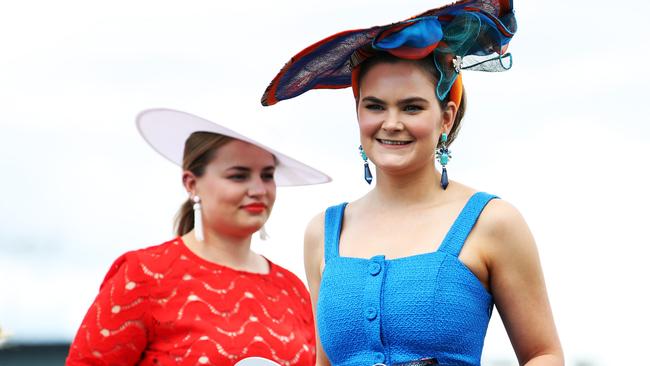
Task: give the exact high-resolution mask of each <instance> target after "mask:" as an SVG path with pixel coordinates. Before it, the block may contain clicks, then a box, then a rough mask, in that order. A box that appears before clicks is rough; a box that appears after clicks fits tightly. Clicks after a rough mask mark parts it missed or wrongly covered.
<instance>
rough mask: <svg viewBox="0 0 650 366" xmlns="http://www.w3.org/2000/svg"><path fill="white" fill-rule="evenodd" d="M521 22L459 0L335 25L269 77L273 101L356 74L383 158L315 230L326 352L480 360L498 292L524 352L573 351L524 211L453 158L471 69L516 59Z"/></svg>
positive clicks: (522, 359)
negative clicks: (470, 181)
mask: <svg viewBox="0 0 650 366" xmlns="http://www.w3.org/2000/svg"><path fill="white" fill-rule="evenodd" d="M515 28H516V23H515V19H514V15H513V12H512V2H511V1H498V0H494V1H472V0H470V1H461V2H458V3H454V4H452V5H449V6H446V7H442V8H438V9H433V10H430V11H427V12H425V13H423V14H420V15H418V16H416V17H413V18H411V19H409V20H406V21H404V22H399V23H394V24H391V25H387V26H382V27H372V28H368V29H361V30H354V31H348V32H341V33H338V34H336V35H334V36H331V37H328V38H326V39H325V40H323V41H320V42H318V43H316V44H314V45H312V46H310V47H308V48H307V49H305V50H304V51H302V52H301V53H299V54H298V55H296V56H295V57H294V58H293V59H292V60H291V61H290V62H289V63H288V64H287V65H285V67H284V68H283V69H282V71H281V72H280V74H278V76H277V77H276V78H275V79H274V80H273V82H272V83H271V85H270V86H269V88H268V89H267V91H266V93H265V95H264V97H263V99H262V102H263V104H265V105H270V104H274V103H276V102H277V101H279V100H282V99H288V98H292V97H294V96H297V95H299V94H302V93H303V92H305V91H307V90H309V89H315V88H340V87H346V86H352V88H353V91H354V96H355V100H356V107H357V117H358V123H359V134H360V140H361V146H360V152H361V156H362V158H363V159H364V160H366V161H367V160H370V161H372V163H374V165H375V167H376V173H375V176H374V177H373V176H372V174H371V172H370V170H369V169H368V167H367V164H366V166H365V178H366V180H367V181H368V182H369V183H370V181H372V180H374V181H375V182H376V184H375V186H374V188H373V189H372V190H371V191H370V192H368V193H367V194H366V195H365V196H363V197H361V198H359V199H357V200H356V201H353V202H350V203H343V204H340V205H337V206H332V207H330V208H328V209H327V210H326V211H325V212H324V213H322V214H320V215H317V216H316V217H315V218H314V219H313V220H312V221H311V223H310V224H309V226H308V228H307V230H306V234H305V267H306V271H307V277H308V282H309V287H310V289H311V295H312V302H313V305H314V311H315V314H316V318H317V325H318V327H317V331H318V333H319V343H318V355H317V357H318V361H317V362H318V365H328V364H331V365H346V366H348V365H349V366H353V365H354V366H356V365H359V366H371V365H374V364H385V365H396V364H408V363H411V362H416V363H417V364H442V365H480V362H481V352H482V348H483V341H484V338H485V332H486V329H487V326H488V322H489V319H490V316H491V313H492V309H493V307H494V306H495V305H496V307H497V309H498V310H499V314H500V315H501V318H502V320H503V323H504V325H505V328H506V330H507V332H508V335H509V337H510V340H511V343H512V345H513V347H514V350H515V353H516V355H517V358H518V359H519V363H520V364H522V365H530V366H533V365H563V364H564V361H563V353H562V348H561V345H560V341H559V338H558V335H557V331H556V329H555V325H554V321H553V316H552V313H551V308H550V305H549V300H548V296H547V293H546V288H545V284H544V278H543V274H542V269H541V265H540V261H539V256H538V253H537V249H536V245H535V242H534V239H533V236H532V234H531V233H530V231H529V229H528V226H527V225H526V222H525V221H524V219H523V217H522V216H521V214H520V213H519V212H518V211H517V209H516V208H514V207H513V206H512V205H511V204H509V203H508V202H506V201H504V200H501V199H498V198H497V197H495V196H494V195H491V194H488V193H484V192H479V191H477V190H476V189H474V188H472V187H469V186H466V185H464V184H462V183H460V182H457V181H454V180H449V178H448V176H447V170H446V165H447V163H448V161H449V159H450V157H451V156H450V152H449V149H448V146H449V145H450V144H451V143H452V142H453V140H454V138H455V137H456V135H457V133H458V129H459V127H460V122H461V120H462V118H463V114H464V111H465V103H466V97H465V93H464V88H463V85H462V77H461V70H467V69H474V70H482V71H503V70H506V69H508V68H509V67H510V57H511V56H510V54H508V53H506V48H507V46H508V44H509V41H510V39H511V38H512V36H513V34H514V31H515ZM437 166H439V167H440V168H438V167H437Z"/></svg>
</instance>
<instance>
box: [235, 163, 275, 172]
mask: <svg viewBox="0 0 650 366" xmlns="http://www.w3.org/2000/svg"><path fill="white" fill-rule="evenodd" d="M228 170H236V171H239V172H243V173H247V172H250V171H251V170H252V169H251V168H248V167H245V166H231V167H230V168H228ZM262 170H275V166H273V165H269V166H265V167H264V168H262Z"/></svg>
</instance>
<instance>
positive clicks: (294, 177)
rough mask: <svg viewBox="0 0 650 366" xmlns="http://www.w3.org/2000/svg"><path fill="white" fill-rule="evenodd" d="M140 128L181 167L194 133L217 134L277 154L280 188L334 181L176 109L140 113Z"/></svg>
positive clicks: (156, 147) (259, 144) (224, 128)
mask: <svg viewBox="0 0 650 366" xmlns="http://www.w3.org/2000/svg"><path fill="white" fill-rule="evenodd" d="M136 125H137V127H138V131H140V134H141V135H142V137H143V138H144V139H145V141H147V143H149V145H151V147H152V148H153V149H154V150H156V151H157V152H158V153H160V154H161V155H162V156H164V157H165V158H167V159H169V160H170V161H171V162H173V163H174V164H176V165H178V166H182V165H183V150H184V148H185V141H186V140H187V138H188V137H189V136H190V135H191V134H192V133H194V132H198V131H203V132H213V133H218V134H221V135H225V136H229V137H232V138H235V139H238V140H241V141H245V142H248V143H249V144H252V145H255V146H257V147H259V148H261V149H264V150H266V151H268V152H270V153H271V154H273V155H274V156H275V158H276V161H277V163H278V164H277V166H276V168H275V182H276V184H277V185H278V186H299V185H309V184H320V183H327V182H329V181H331V180H332V179H331V178H330V177H329V176H327V174H325V173H322V172H320V171H318V170H316V169H314V168H312V167H310V166H309V165H307V164H304V163H301V162H299V161H297V160H296V159H293V158H291V157H289V156H287V155H285V154H283V153H281V152H278V151H277V150H274V149H271V148H269V147H267V146H265V145H263V144H261V143H259V142H257V141H255V140H252V139H250V138H248V137H246V136H244V135H242V134H240V133H237V132H235V131H233V130H231V129H229V128H226V127H224V126H221V125H218V124H216V123H214V122H211V121H208V120H207V119H204V118H201V117H198V116H195V115H193V114H190V113H186V112H181V111H177V110H173V109H165V108H156V109H147V110H144V111H142V112H140V113H139V114H138V116H137V117H136Z"/></svg>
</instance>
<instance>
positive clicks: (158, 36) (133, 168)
mask: <svg viewBox="0 0 650 366" xmlns="http://www.w3.org/2000/svg"><path fill="white" fill-rule="evenodd" d="M442 4H443V3H442V2H440V1H437V0H436V1H433V2H432V1H423V0H416V1H387V0H358V1H349V0H329V1H311V0H310V1H288V0H280V1H259V2H253V1H236V2H226V1H214V0H212V1H183V2H180V1H160V0H158V1H121V0H120V1H111V2H97V1H67V0H62V1H14V2H8V1H7V2H4V3H3V4H2V5H0V126H1V130H0V156H2V158H0V172H1V174H2V179H1V180H0V188H1V192H2V199H0V208H1V210H0V326H1V327H2V328H3V329H6V330H8V331H9V332H11V333H12V334H13V340H14V341H62V340H63V341H69V340H71V338H72V337H73V335H74V333H75V332H76V329H77V327H78V326H79V323H80V321H81V319H82V317H83V315H84V313H85V311H86V309H87V307H88V306H89V305H90V303H91V301H92V299H93V298H94V296H95V295H96V293H97V289H98V286H99V284H100V282H101V279H102V278H103V276H104V274H105V272H106V271H107V269H108V267H109V265H110V263H111V262H112V261H113V260H114V259H115V258H116V257H117V256H118V255H120V254H121V253H122V252H124V251H126V250H130V249H135V248H140V247H144V246H149V245H153V244H158V243H161V242H163V241H166V240H168V239H170V238H171V237H172V235H173V233H172V218H173V215H174V214H175V212H176V209H177V208H178V207H179V206H180V204H181V203H182V201H183V200H184V199H185V198H186V195H185V192H184V190H183V189H182V186H181V183H180V170H179V168H178V167H176V166H174V165H173V164H171V163H169V162H168V161H166V160H165V159H163V158H162V157H160V156H159V155H157V153H156V152H154V151H153V150H152V149H151V148H150V147H149V146H148V145H147V144H146V143H144V142H143V140H142V139H141V138H140V136H139V135H138V133H137V131H136V129H135V125H134V117H135V115H136V114H137V113H138V112H139V111H140V110H142V109H145V108H152V107H168V108H176V109H180V110H184V111H188V112H191V113H194V114H197V115H199V116H203V117H205V118H208V119H212V120H214V121H217V122H220V123H222V124H225V125H227V126H229V127H231V128H233V129H235V130H238V131H240V132H244V133H249V134H250V135H251V136H253V137H255V138H257V139H259V140H261V141H263V142H265V143H266V144H267V145H270V146H271V147H276V148H278V149H280V150H281V151H283V152H286V153H288V154H290V155H292V156H294V157H296V158H298V159H299V160H302V161H305V162H307V163H310V164H313V165H314V166H316V167H318V168H320V169H322V170H324V171H325V172H327V173H328V174H329V175H330V176H332V177H333V178H334V182H333V183H331V184H328V185H324V186H313V187H301V188H281V189H279V192H278V200H277V203H276V206H275V209H274V212H273V216H272V218H271V220H270V222H269V223H268V225H267V227H268V231H269V233H270V235H271V240H269V241H267V242H259V241H257V239H256V242H255V245H254V246H255V248H256V250H258V251H259V252H261V253H263V254H265V255H266V256H268V257H269V258H270V259H271V260H273V261H275V262H276V263H279V264H281V265H283V266H285V267H287V268H289V269H291V270H292V271H294V272H295V273H297V274H298V275H299V276H300V277H302V278H304V270H303V267H302V235H303V230H304V227H305V224H306V223H307V222H308V220H309V219H310V218H311V217H312V216H313V215H315V214H317V213H318V212H319V211H322V210H323V209H325V208H326V207H327V206H329V205H332V204H336V203H339V202H341V201H349V200H353V199H355V198H356V197H359V196H361V195H362V194H364V192H366V191H367V190H368V189H369V188H368V186H367V184H366V183H365V181H364V180H363V165H362V162H361V160H360V158H359V156H358V151H357V146H358V129H357V126H356V117H355V111H354V104H353V99H352V95H351V91H350V90H349V89H348V90H335V91H329V90H326V91H311V92H308V93H307V94H305V95H303V96H302V97H300V98H297V99H293V100H289V101H285V102H282V103H280V104H278V105H276V106H273V107H266V108H263V107H261V105H260V103H259V99H260V97H261V95H262V92H263V91H264V89H265V88H266V86H267V85H268V83H269V82H270V80H271V79H272V77H273V76H275V74H276V73H277V71H279V69H280V67H281V66H282V65H283V64H284V63H285V62H286V61H287V60H288V59H289V57H290V56H292V55H294V54H295V53H297V52H298V51H300V50H301V49H302V48H304V47H306V46H307V45H309V44H311V43H313V42H315V41H317V40H320V39H322V38H324V37H326V36H329V35H330V34H333V33H335V32H338V31H342V30H346V29H354V28H359V27H368V26H372V25H378V24H386V23H390V22H393V21H397V20H400V19H403V18H406V17H409V16H411V15H414V14H417V13H420V12H422V11H424V10H426V9H429V8H431V7H435V6H438V5H442ZM617 6H620V5H617ZM515 9H516V15H517V18H518V22H519V30H518V32H517V34H516V35H515V37H514V39H513V40H512V42H511V45H510V48H509V50H510V51H511V52H512V53H513V55H514V59H513V62H514V67H513V69H512V70H510V71H508V72H506V73H502V74H480V73H472V72H466V73H465V74H464V77H463V80H464V82H465V86H466V88H467V93H468V97H469V106H468V108H469V109H468V112H467V114H466V118H465V120H464V125H463V128H462V130H461V132H460V135H459V138H458V139H457V141H456V142H455V143H454V144H453V145H452V147H451V150H452V151H453V156H454V159H453V160H452V161H451V162H450V164H449V166H448V171H449V175H450V178H451V179H455V180H459V181H462V182H463V183H466V184H468V185H470V186H473V187H475V188H477V189H479V190H485V191H489V192H491V193H495V194H498V195H499V196H501V197H502V198H504V199H506V200H508V201H509V202H511V203H512V204H514V205H515V206H516V207H518V208H519V209H520V211H521V212H522V213H523V214H524V216H525V217H526V219H527V221H528V223H529V225H530V227H531V228H532V230H533V233H534V235H535V237H536V240H537V243H538V247H539V251H540V254H541V257H542V262H543V267H544V270H545V275H546V280H547V286H548V290H549V295H550V298H551V302H552V305H553V310H554V313H555V316H556V322H557V326H558V328H559V331H560V335H561V338H562V341H563V346H564V348H565V353H566V355H567V358H568V359H569V360H591V361H592V362H594V363H595V364H596V365H614V364H618V365H620V364H639V361H641V360H646V359H647V355H646V353H647V352H646V350H647V345H648V340H650V335H649V334H648V329H650V317H649V316H648V311H647V309H649V308H650V299H649V296H648V280H649V279H650V275H649V270H648V259H647V257H648V254H650V250H649V249H648V248H649V246H650V240H649V239H648V234H647V231H648V227H649V225H648V218H649V217H650V215H649V214H648V213H647V209H648V207H650V198H648V193H647V187H648V186H650V178H648V174H646V171H647V169H648V168H647V165H648V158H649V157H650V147H649V146H650V137H649V132H650V127H649V122H650V121H649V118H648V113H647V109H648V101H647V97H648V92H647V85H648V83H649V82H650V76H649V75H648V71H647V69H648V67H647V66H646V65H643V62H645V60H647V59H650V57H649V56H650V51H648V47H647V43H648V42H647V38H648V36H649V35H650V32H648V30H647V23H648V19H647V18H646V17H647V14H649V13H650V6H649V5H647V3H646V2H642V1H640V0H636V1H632V2H626V3H625V9H623V8H615V7H614V5H613V4H612V3H611V2H605V1H591V2H589V3H583V2H574V1H573V2H572V1H558V0H551V1H544V2H541V1H535V2H533V1H527V2H524V1H518V2H515ZM432 245H433V244H432ZM484 355H485V358H486V359H491V360H514V354H513V352H512V349H511V346H510V344H509V341H508V339H507V335H506V334H505V332H504V330H503V326H502V325H501V323H500V321H499V319H498V316H494V317H493V320H492V323H491V326H490V329H489V332H488V337H487V340H486V347H485V350H484Z"/></svg>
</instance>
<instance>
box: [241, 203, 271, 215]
mask: <svg viewBox="0 0 650 366" xmlns="http://www.w3.org/2000/svg"><path fill="white" fill-rule="evenodd" d="M242 208H243V209H244V210H246V211H248V212H250V213H252V214H260V213H262V212H264V210H266V205H265V204H263V203H261V202H256V203H249V204H247V205H244V206H242Z"/></svg>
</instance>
